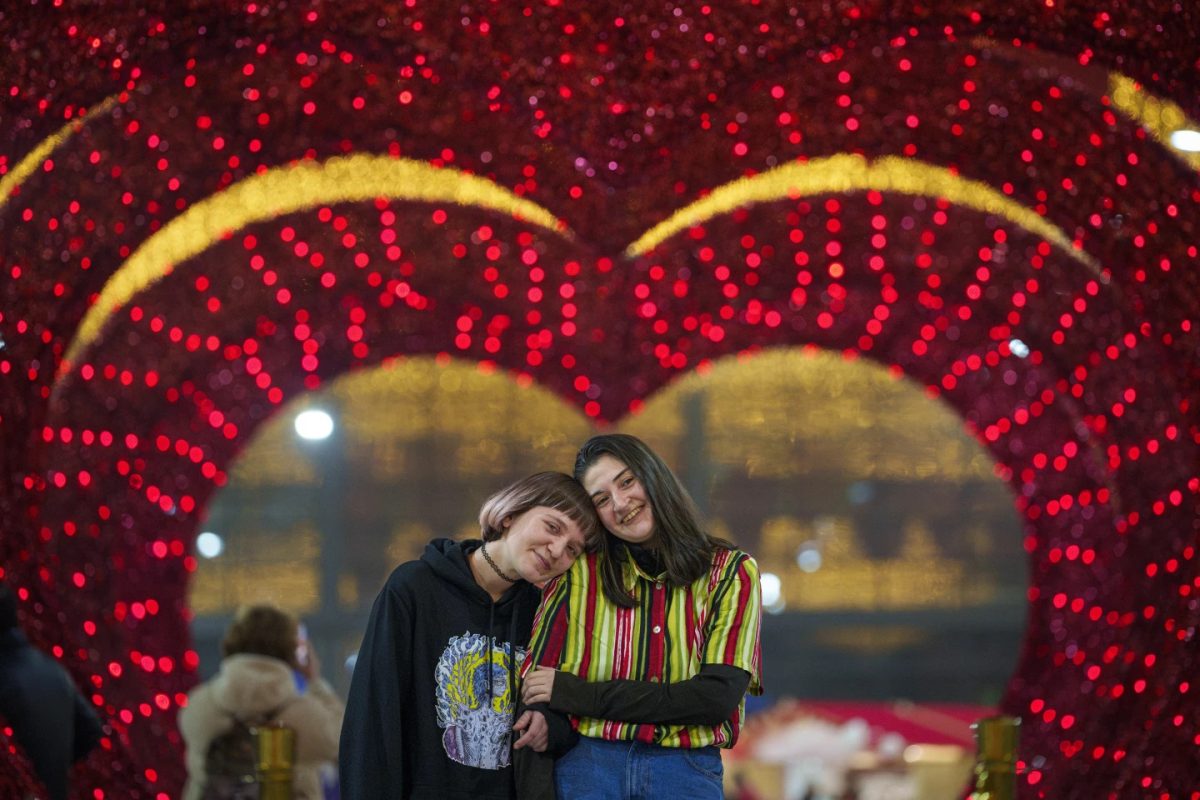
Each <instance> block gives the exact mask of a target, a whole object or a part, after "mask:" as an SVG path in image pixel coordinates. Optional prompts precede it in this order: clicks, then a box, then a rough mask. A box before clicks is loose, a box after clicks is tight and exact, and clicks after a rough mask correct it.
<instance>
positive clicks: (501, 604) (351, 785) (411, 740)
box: [339, 539, 541, 800]
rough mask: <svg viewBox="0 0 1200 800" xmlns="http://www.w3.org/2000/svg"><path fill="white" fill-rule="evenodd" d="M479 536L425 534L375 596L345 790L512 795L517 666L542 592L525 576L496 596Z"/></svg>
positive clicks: (347, 725)
mask: <svg viewBox="0 0 1200 800" xmlns="http://www.w3.org/2000/svg"><path fill="white" fill-rule="evenodd" d="M479 545H480V542H479V541H478V540H475V541H465V542H457V541H452V540H450V539H436V540H434V541H432V542H430V543H429V545H428V546H426V548H425V554H424V555H423V556H421V560H419V561H410V562H408V563H407V564H401V565H400V566H399V567H397V568H396V569H395V570H394V571H393V572H392V574H391V577H389V578H388V581H387V584H386V585H385V586H384V587H383V591H381V592H380V593H379V597H377V598H376V599H375V605H374V607H373V608H372V609H371V618H370V622H368V624H367V631H366V635H365V636H364V638H363V643H362V648H361V649H360V650H359V653H358V661H357V663H356V666H355V669H354V678H353V680H352V682H351V685H350V697H349V700H348V701H347V703H346V717H345V722H344V723H343V725H342V739H341V751H340V758H339V760H340V769H341V785H342V797H343V798H345V800H385V798H386V800H401V799H402V798H447V799H448V800H453V799H454V798H463V800H467V799H468V798H469V800H484V798H498V799H499V798H503V799H504V800H509V799H510V798H513V797H514V796H515V792H516V790H515V786H514V780H513V768H512V766H511V760H512V751H511V745H512V738H513V731H512V724H513V711H514V703H515V702H516V700H517V699H518V697H519V693H518V689H517V674H516V673H517V670H518V669H519V667H520V661H521V658H522V657H523V656H524V653H525V649H526V647H527V646H528V644H529V632H530V628H531V627H532V624H533V613H534V611H535V610H536V609H537V605H538V601H539V599H540V597H541V594H540V592H539V591H538V589H537V587H535V586H532V585H531V584H529V583H526V582H525V581H518V582H517V583H516V584H514V585H513V586H512V587H511V588H510V589H509V590H508V591H507V592H505V593H504V596H503V597H501V598H500V600H498V601H497V602H494V603H493V602H492V598H491V596H490V595H489V594H488V593H487V591H486V590H484V589H483V587H481V586H480V585H479V584H477V583H476V582H475V578H474V576H473V575H472V574H471V567H470V565H469V564H468V561H467V556H468V555H469V554H470V553H471V552H472V551H474V550H475V549H476V548H478V547H479ZM514 649H515V650H516V653H515V656H516V658H515V661H514V653H513V651H514Z"/></svg>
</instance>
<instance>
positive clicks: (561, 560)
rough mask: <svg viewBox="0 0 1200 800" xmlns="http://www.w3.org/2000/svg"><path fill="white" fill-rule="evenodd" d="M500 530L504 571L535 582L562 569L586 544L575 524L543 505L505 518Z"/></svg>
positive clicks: (572, 560)
mask: <svg viewBox="0 0 1200 800" xmlns="http://www.w3.org/2000/svg"><path fill="white" fill-rule="evenodd" d="M504 529H505V530H504V536H503V538H502V539H501V541H502V542H503V548H504V555H503V558H504V562H505V565H504V566H505V567H506V571H508V572H509V573H510V574H511V573H516V574H518V575H520V576H521V577H522V578H524V579H525V580H527V581H529V582H530V583H535V584H539V585H540V584H543V583H545V582H546V581H548V580H550V579H551V578H556V577H558V576H559V575H561V574H563V573H564V572H566V571H567V569H568V568H569V567H570V566H571V564H572V563H573V562H574V561H575V559H576V558H578V557H579V555H580V554H581V553H583V550H584V545H585V544H586V540H585V538H584V535H583V531H582V529H580V527H579V523H577V522H575V521H574V520H572V519H571V518H570V517H568V516H567V515H566V514H564V513H563V512H562V511H559V510H558V509H554V508H549V507H547V506H534V507H533V508H531V509H529V510H528V511H526V512H524V513H522V514H519V515H517V516H515V517H513V518H511V520H506V524H505V525H504ZM488 549H489V550H491V549H492V546H491V545H489V547H488Z"/></svg>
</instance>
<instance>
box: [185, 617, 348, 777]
mask: <svg viewBox="0 0 1200 800" xmlns="http://www.w3.org/2000/svg"><path fill="white" fill-rule="evenodd" d="M221 653H222V659H221V666H220V668H219V670H218V672H217V674H216V675H215V676H214V677H213V678H212V679H211V680H209V681H206V682H205V683H202V684H200V685H199V686H197V687H196V688H194V689H192V691H191V692H190V693H189V694H188V699H187V705H185V706H184V707H183V708H182V709H180V711H179V730H180V732H181V733H182V734H183V741H184V744H185V746H186V753H185V759H186V764H187V772H188V779H187V783H186V784H185V785H184V790H183V800H200V798H202V797H204V796H205V791H206V788H208V783H209V782H210V780H212V781H218V780H225V779H227V777H228V776H226V775H224V774H223V773H224V770H220V769H218V768H217V767H216V766H215V765H214V762H215V761H216V760H217V756H216V755H215V753H216V752H217V750H218V748H214V743H216V742H218V740H219V739H221V737H223V736H224V735H226V734H228V733H230V732H231V731H233V730H234V729H235V728H237V727H238V725H239V722H240V723H241V724H242V725H247V726H248V725H251V724H262V723H266V722H278V723H279V724H281V725H284V726H286V727H288V728H291V729H293V730H294V731H295V732H296V762H295V777H294V793H295V794H294V796H295V800H321V798H322V797H323V789H322V785H321V776H320V769H321V765H322V764H325V763H330V762H334V761H336V760H337V749H338V732H339V730H340V729H341V725H342V714H343V712H344V706H343V705H342V701H341V700H340V699H338V697H337V695H336V694H334V691H333V688H332V687H331V686H330V685H329V684H328V683H327V682H326V681H325V680H324V679H323V678H322V677H321V667H320V663H319V662H318V659H317V654H316V651H315V649H313V648H310V647H307V642H304V643H302V642H301V640H300V636H299V626H298V624H297V622H296V619H295V618H294V617H292V616H291V615H290V614H288V613H287V612H285V611H282V610H280V609H279V608H276V607H275V606H272V605H253V606H247V607H244V608H241V609H239V610H238V612H237V614H236V615H235V616H234V619H233V623H232V624H231V625H230V626H229V630H228V631H226V633H225V638H224V639H223V640H222V642H221ZM296 673H299V676H300V677H302V678H303V681H302V682H303V685H304V687H305V690H304V691H303V692H301V691H300V690H299V688H298V685H299V683H301V681H298V679H297V675H296Z"/></svg>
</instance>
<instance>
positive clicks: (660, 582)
mask: <svg viewBox="0 0 1200 800" xmlns="http://www.w3.org/2000/svg"><path fill="white" fill-rule="evenodd" d="M654 588H655V589H659V590H661V589H662V581H659V582H658V583H656V584H654Z"/></svg>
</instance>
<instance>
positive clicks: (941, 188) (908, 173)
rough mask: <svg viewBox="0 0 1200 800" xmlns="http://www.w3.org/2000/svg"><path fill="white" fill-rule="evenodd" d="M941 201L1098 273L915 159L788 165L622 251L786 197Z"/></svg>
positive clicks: (1007, 210) (991, 198)
mask: <svg viewBox="0 0 1200 800" xmlns="http://www.w3.org/2000/svg"><path fill="white" fill-rule="evenodd" d="M872 189H873V190H875V191H880V192H896V193H899V194H907V195H916V196H921V197H931V198H941V199H944V200H947V201H949V202H951V203H954V204H956V205H960V206H966V207H967V208H973V209H975V210H977V211H982V212H984V213H987V214H995V215H996V216H998V217H1003V218H1004V219H1006V220H1008V221H1009V222H1011V223H1013V224H1014V225H1017V226H1019V227H1021V228H1024V229H1025V230H1028V231H1030V232H1031V233H1033V234H1035V235H1037V236H1040V237H1041V238H1042V239H1045V240H1046V241H1047V242H1050V243H1051V244H1053V245H1054V246H1056V247H1058V248H1059V249H1060V250H1062V251H1063V252H1065V253H1066V254H1067V255H1069V256H1070V257H1071V258H1072V259H1074V260H1075V261H1078V262H1079V263H1080V264H1083V265H1084V266H1086V267H1087V268H1088V269H1089V270H1091V271H1092V272H1094V273H1096V274H1097V275H1099V274H1100V265H1099V263H1098V262H1097V261H1096V259H1094V258H1092V256H1091V255H1089V254H1088V253H1086V252H1085V251H1083V250H1081V249H1079V248H1077V247H1076V246H1075V244H1074V242H1072V241H1071V238H1070V237H1069V236H1067V234H1066V233H1064V232H1063V231H1062V230H1061V229H1059V228H1058V227H1056V226H1055V225H1053V224H1052V223H1050V222H1049V221H1047V220H1046V219H1045V218H1044V217H1042V216H1041V215H1040V214H1038V213H1037V212H1036V211H1033V210H1032V209H1029V208H1026V207H1024V206H1022V205H1021V204H1020V203H1018V202H1016V201H1015V200H1012V199H1010V198H1008V197H1005V196H1004V195H1003V194H1001V193H1000V192H998V191H996V190H995V189H993V188H992V187H991V186H989V185H987V184H986V183H983V182H982V181H975V180H970V179H967V178H963V177H962V176H960V175H957V174H955V173H954V172H952V171H950V170H948V169H946V168H945V167H939V166H935V165H933V164H927V163H925V162H923V161H917V160H914V159H907V158H898V157H896V156H885V157H884V158H879V159H875V160H873V161H868V160H867V159H866V158H864V157H863V156H860V155H857V154H852V153H839V154H837V155H833V156H828V157H826V158H818V159H813V160H812V161H805V162H791V163H788V164H784V165H782V166H779V167H776V168H775V169H772V170H770V171H768V172H764V173H762V174H760V175H755V176H753V177H749V178H738V179H737V180H734V181H731V182H729V183H726V184H724V185H722V186H719V187H717V188H716V189H714V190H713V191H712V193H711V194H709V195H708V196H707V197H704V198H703V199H701V200H697V201H696V202H694V203H691V204H690V205H687V206H684V207H683V208H681V209H679V210H678V211H676V212H675V213H674V214H672V215H671V216H670V217H669V218H668V219H666V220H664V221H662V222H660V223H659V224H658V225H655V226H654V227H653V228H651V229H650V230H648V231H646V233H645V234H643V235H642V236H641V238H639V239H638V240H637V241H635V242H634V243H633V244H631V245H629V247H628V248H626V251H625V252H626V254H627V255H629V256H639V255H643V254H645V253H647V252H649V251H650V250H653V249H654V248H655V247H657V246H658V245H659V244H661V243H662V242H663V241H665V240H667V239H668V238H670V237H671V236H674V235H675V234H677V233H679V232H680V231H683V230H687V229H688V228H690V227H693V226H695V225H699V224H701V223H703V222H705V221H707V220H709V219H712V218H713V217H715V216H717V215H719V214H726V213H729V212H731V211H733V210H734V209H737V208H744V207H746V206H752V205H757V204H760V203H770V202H773V201H775V200H782V199H784V198H791V199H796V198H799V197H805V196H812V195H822V194H849V193H853V192H864V191H869V190H872Z"/></svg>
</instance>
